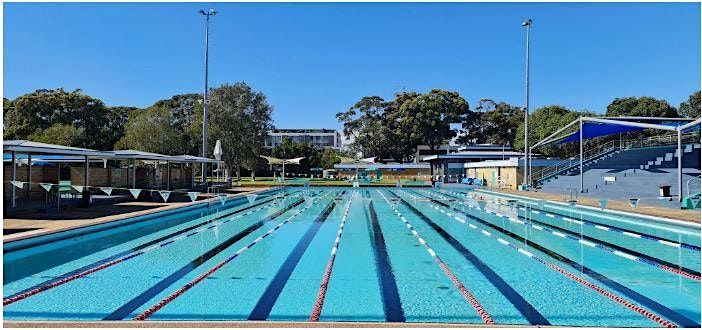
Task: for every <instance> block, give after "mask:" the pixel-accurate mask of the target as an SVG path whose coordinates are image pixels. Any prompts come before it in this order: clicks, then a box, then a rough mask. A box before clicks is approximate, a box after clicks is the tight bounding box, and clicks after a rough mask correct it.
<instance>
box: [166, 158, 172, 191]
mask: <svg viewBox="0 0 702 330" xmlns="http://www.w3.org/2000/svg"><path fill="white" fill-rule="evenodd" d="M166 178H167V180H168V182H166V190H171V162H170V161H168V160H167V161H166Z"/></svg>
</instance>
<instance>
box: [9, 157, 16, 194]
mask: <svg viewBox="0 0 702 330" xmlns="http://www.w3.org/2000/svg"><path fill="white" fill-rule="evenodd" d="M15 180H17V157H16V155H15V152H14V151H13V152H12V181H15ZM10 186H12V207H17V200H16V197H17V192H16V189H17V187H15V185H14V184H12V183H10Z"/></svg>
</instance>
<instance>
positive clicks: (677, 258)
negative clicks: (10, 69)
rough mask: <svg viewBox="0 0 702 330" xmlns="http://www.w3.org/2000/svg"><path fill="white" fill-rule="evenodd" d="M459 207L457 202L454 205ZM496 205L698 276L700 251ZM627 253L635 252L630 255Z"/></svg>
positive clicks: (576, 218) (573, 218) (576, 217)
mask: <svg viewBox="0 0 702 330" xmlns="http://www.w3.org/2000/svg"><path fill="white" fill-rule="evenodd" d="M438 193H439V194H441V195H445V196H447V197H449V198H456V197H455V196H453V195H451V194H448V193H447V192H444V191H439V192H438ZM456 202H458V203H461V201H456ZM492 202H493V203H495V204H496V205H499V206H498V208H500V209H503V208H504V209H507V208H509V209H510V210H512V209H513V211H511V212H509V213H510V214H511V215H513V216H514V217H516V216H517V214H518V215H519V216H520V217H526V218H528V219H530V220H534V221H539V222H541V223H545V224H547V225H549V226H553V227H556V228H559V229H562V230H565V231H574V232H578V233H580V232H581V231H582V233H583V234H584V236H587V237H591V238H593V239H594V240H600V241H604V242H605V243H602V244H604V245H608V247H611V248H615V249H620V250H622V251H623V252H626V253H629V254H640V256H642V257H645V258H649V259H652V260H653V261H655V262H657V263H661V264H664V265H666V266H669V267H673V268H676V267H677V266H678V265H681V266H682V268H684V269H685V271H686V272H687V273H690V274H694V275H696V276H699V273H700V250H699V247H697V246H694V245H689V244H686V243H684V242H681V241H682V240H679V241H680V242H679V241H675V242H674V241H669V240H665V239H663V238H660V237H655V236H650V235H648V234H645V233H642V232H637V231H629V230H626V229H623V228H621V227H617V226H614V225H602V224H600V223H598V222H593V221H590V220H589V219H588V218H584V216H583V215H582V214H581V213H578V212H570V213H569V214H568V216H564V215H561V214H559V213H556V212H552V211H546V210H545V207H543V208H540V209H535V208H533V207H532V205H531V203H527V204H526V205H527V206H528V207H526V208H525V207H524V205H525V203H520V202H516V204H517V205H516V207H510V206H509V205H503V204H501V203H499V202H498V201H492ZM631 251H635V252H634V253H632V252H631Z"/></svg>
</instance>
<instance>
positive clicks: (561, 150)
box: [513, 105, 591, 156]
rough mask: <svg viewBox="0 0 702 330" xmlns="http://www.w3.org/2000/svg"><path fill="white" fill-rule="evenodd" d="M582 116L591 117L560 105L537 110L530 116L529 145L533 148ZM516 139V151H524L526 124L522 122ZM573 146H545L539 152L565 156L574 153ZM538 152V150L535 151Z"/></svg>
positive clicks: (586, 113)
mask: <svg viewBox="0 0 702 330" xmlns="http://www.w3.org/2000/svg"><path fill="white" fill-rule="evenodd" d="M581 115H583V116H589V115H591V114H590V113H588V112H583V113H580V112H574V111H570V110H568V109H567V108H565V107H563V106H560V105H550V106H546V107H542V108H539V109H536V111H534V112H533V113H530V114H529V145H530V146H533V145H534V144H535V143H536V142H538V141H541V140H543V139H545V138H546V137H548V136H549V135H551V134H553V132H555V131H557V130H558V129H560V128H562V127H564V126H566V125H568V124H569V123H570V122H572V121H573V120H576V119H578V118H579V117H580V116H581ZM516 133H517V134H516V137H515V140H514V144H513V145H514V149H515V150H524V123H523V122H522V123H521V124H520V125H519V127H518V128H517V132H516ZM572 150H573V149H572V146H559V147H555V146H545V147H541V148H539V150H538V152H540V153H543V154H547V155H548V154H551V155H559V156H563V155H565V154H568V153H569V152H572ZM535 152H536V150H535Z"/></svg>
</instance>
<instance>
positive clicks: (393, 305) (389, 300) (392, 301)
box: [365, 190, 407, 322]
mask: <svg viewBox="0 0 702 330" xmlns="http://www.w3.org/2000/svg"><path fill="white" fill-rule="evenodd" d="M365 193H366V197H367V198H369V199H370V202H369V203H368V206H367V207H368V217H367V218H366V219H367V220H368V221H369V224H370V232H369V233H370V242H371V246H372V248H373V257H374V258H375V266H376V271H377V272H378V286H379V287H380V294H381V297H382V301H383V312H384V313H385V321H386V322H405V321H406V320H407V319H406V318H405V311H404V308H403V307H402V300H401V299H400V293H399V290H398V289H397V279H396V278H395V272H394V271H393V267H392V262H391V260H390V255H389V254H388V248H387V245H386V244H385V236H384V235H383V229H382V227H381V226H380V221H378V214H377V213H376V212H375V206H373V199H371V197H370V191H368V190H366V191H365Z"/></svg>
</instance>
